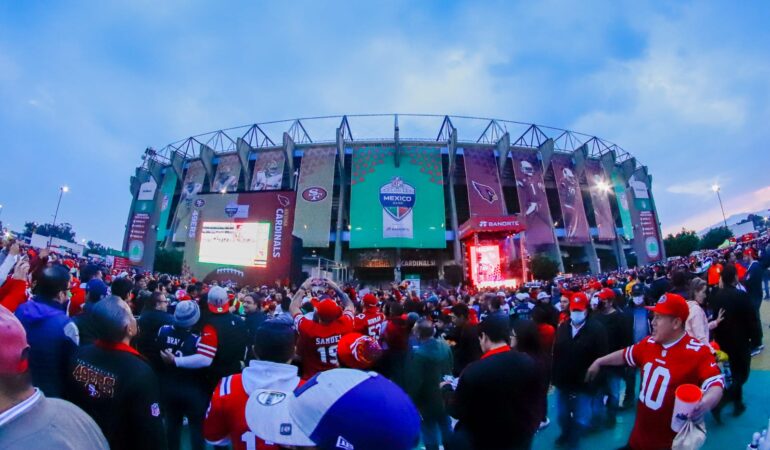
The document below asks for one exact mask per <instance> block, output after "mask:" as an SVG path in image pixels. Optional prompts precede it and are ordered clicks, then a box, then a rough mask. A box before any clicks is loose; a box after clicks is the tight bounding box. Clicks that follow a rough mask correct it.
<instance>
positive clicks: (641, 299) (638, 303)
mask: <svg viewBox="0 0 770 450" xmlns="http://www.w3.org/2000/svg"><path fill="white" fill-rule="evenodd" d="M633 301H634V305H636V306H641V304H642V303H644V297H634V298H633Z"/></svg>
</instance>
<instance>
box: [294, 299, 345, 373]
mask: <svg viewBox="0 0 770 450" xmlns="http://www.w3.org/2000/svg"><path fill="white" fill-rule="evenodd" d="M294 328H296V329H297V333H299V341H298V342H297V353H298V354H299V356H300V358H301V359H302V378H303V379H305V380H307V379H308V378H310V377H312V376H313V375H315V374H316V373H318V372H323V371H324V370H329V369H335V368H337V367H339V366H340V364H339V361H338V360H337V343H338V342H339V340H340V338H341V337H342V335H343V334H345V333H350V332H351V331H353V313H352V312H350V311H345V312H344V313H342V315H341V316H340V317H338V318H337V320H335V321H334V322H331V323H326V324H323V323H318V322H314V321H313V320H311V319H308V318H307V317H305V316H303V315H302V314H297V315H295V316H294Z"/></svg>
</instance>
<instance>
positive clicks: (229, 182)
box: [211, 154, 241, 193]
mask: <svg viewBox="0 0 770 450" xmlns="http://www.w3.org/2000/svg"><path fill="white" fill-rule="evenodd" d="M240 177H241V160H240V159H238V155H237V154H232V155H224V156H220V157H219V165H217V173H216V175H214V180H213V181H212V182H211V191H212V192H219V193H224V192H235V191H237V190H238V179H239V178H240Z"/></svg>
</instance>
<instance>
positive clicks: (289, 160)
mask: <svg viewBox="0 0 770 450" xmlns="http://www.w3.org/2000/svg"><path fill="white" fill-rule="evenodd" d="M283 156H284V159H286V166H287V167H288V168H289V189H291V190H292V191H293V190H295V189H296V188H297V174H296V173H295V171H294V140H292V138H291V136H290V135H289V133H287V132H285V131H284V133H283Z"/></svg>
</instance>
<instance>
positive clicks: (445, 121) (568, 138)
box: [142, 114, 641, 166]
mask: <svg viewBox="0 0 770 450" xmlns="http://www.w3.org/2000/svg"><path fill="white" fill-rule="evenodd" d="M398 116H401V117H406V118H436V119H440V120H441V125H440V126H439V129H438V133H436V134H433V133H430V134H426V133H425V130H422V131H421V133H423V135H422V136H421V137H419V136H418V137H416V138H410V139H409V141H415V142H423V141H424V142H425V143H430V142H442V141H443V142H446V141H448V140H449V139H450V135H451V132H452V130H454V129H455V126H454V123H457V121H458V120H459V121H461V122H462V124H463V125H467V124H469V123H470V124H471V125H475V124H478V125H479V126H478V128H476V129H483V131H482V132H481V134H480V135H479V137H478V138H477V139H475V140H471V139H468V136H466V137H465V139H462V138H460V137H458V140H457V141H458V144H460V145H462V144H488V145H494V144H496V143H497V142H498V141H499V140H500V138H502V137H503V136H504V135H505V134H506V133H516V134H514V136H516V135H517V134H518V137H517V138H516V139H513V138H511V142H512V144H511V145H513V146H518V147H530V148H537V147H539V146H540V145H542V144H543V143H544V142H545V141H547V140H548V139H553V141H554V150H556V151H558V152H562V153H572V152H574V151H575V150H577V149H578V148H580V147H581V146H583V145H586V147H587V149H588V155H589V156H590V157H594V158H596V157H600V156H601V155H603V154H605V153H607V152H615V155H616V161H617V162H619V163H621V162H624V161H626V160H629V159H631V158H634V156H633V155H631V153H629V152H628V151H626V150H624V149H623V148H622V147H620V146H619V145H617V144H615V143H613V142H610V141H608V140H606V139H602V138H599V137H597V136H593V135H589V134H584V133H580V132H577V131H572V130H566V129H563V128H556V127H551V126H547V125H539V124H533V123H527V122H517V121H512V120H504V119H492V118H484V117H473V116H450V115H439V114H398V115H397V114H350V115H340V116H320V117H301V118H297V119H289V120H276V121H270V122H260V123H254V124H249V125H241V126H237V127H233V128H226V129H222V130H216V131H211V132H207V133H202V134H199V135H194V136H190V137H188V138H186V139H182V140H180V141H177V142H173V143H171V144H168V145H166V146H164V147H162V148H160V149H155V148H152V147H150V148H147V150H145V153H144V155H143V156H142V159H143V161H144V162H143V165H146V163H147V161H148V160H150V159H152V160H155V161H157V162H159V163H161V164H164V165H165V164H168V163H169V162H170V160H171V156H172V154H173V152H178V153H180V154H181V155H183V156H184V157H185V158H186V159H191V158H196V157H198V151H199V149H200V145H201V144H205V145H208V146H209V147H211V148H212V149H213V150H214V152H215V153H228V152H232V151H235V141H236V140H237V139H236V138H237V137H239V136H240V137H241V138H242V139H243V140H244V141H246V142H247V143H248V144H249V145H250V146H251V147H252V148H265V147H277V146H279V145H280V143H281V142H283V138H282V133H284V132H285V133H287V134H288V135H289V137H291V139H292V141H293V142H294V143H295V144H296V145H303V144H314V143H315V144H318V143H332V142H334V141H335V140H336V136H335V127H334V126H331V127H329V128H331V129H330V130H328V135H327V134H324V135H323V136H321V135H319V136H316V139H313V138H311V137H310V134H309V133H308V131H307V128H306V127H305V124H306V123H309V122H311V124H315V128H313V127H311V129H313V130H314V133H316V134H319V133H321V134H323V130H324V129H325V124H326V123H328V121H329V120H330V119H338V120H339V128H340V130H341V133H342V139H343V140H344V141H345V142H354V141H355V139H354V138H353V131H352V127H351V124H350V121H349V118H361V119H364V118H365V119H367V120H375V121H379V120H383V121H387V122H389V123H390V125H389V126H392V127H394V128H395V126H396V124H397V123H398V119H397V117H398ZM322 121H326V122H322ZM468 121H471V122H468ZM387 122H382V123H387ZM453 122H454V123H453ZM377 123H379V122H377ZM319 124H320V125H324V126H322V127H319ZM354 124H355V121H354ZM482 127H483V128H482ZM463 128H465V126H463ZM473 128H474V126H472V127H471V129H473ZM319 130H320V131H319ZM521 130H523V132H522V131H521ZM460 131H461V133H460V134H462V130H460ZM359 133H360V132H359ZM428 133H429V130H428ZM519 133H521V134H519ZM391 136H392V135H391ZM359 139H360V140H362V141H367V140H369V139H362V138H361V137H360V136H359ZM374 140H379V141H387V140H392V138H391V137H388V136H387V134H384V135H383V136H379V137H378V138H376V139H374ZM402 140H404V139H402ZM276 143H279V144H276ZM635 162H636V164H637V166H641V163H640V162H639V161H638V159H635Z"/></svg>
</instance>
